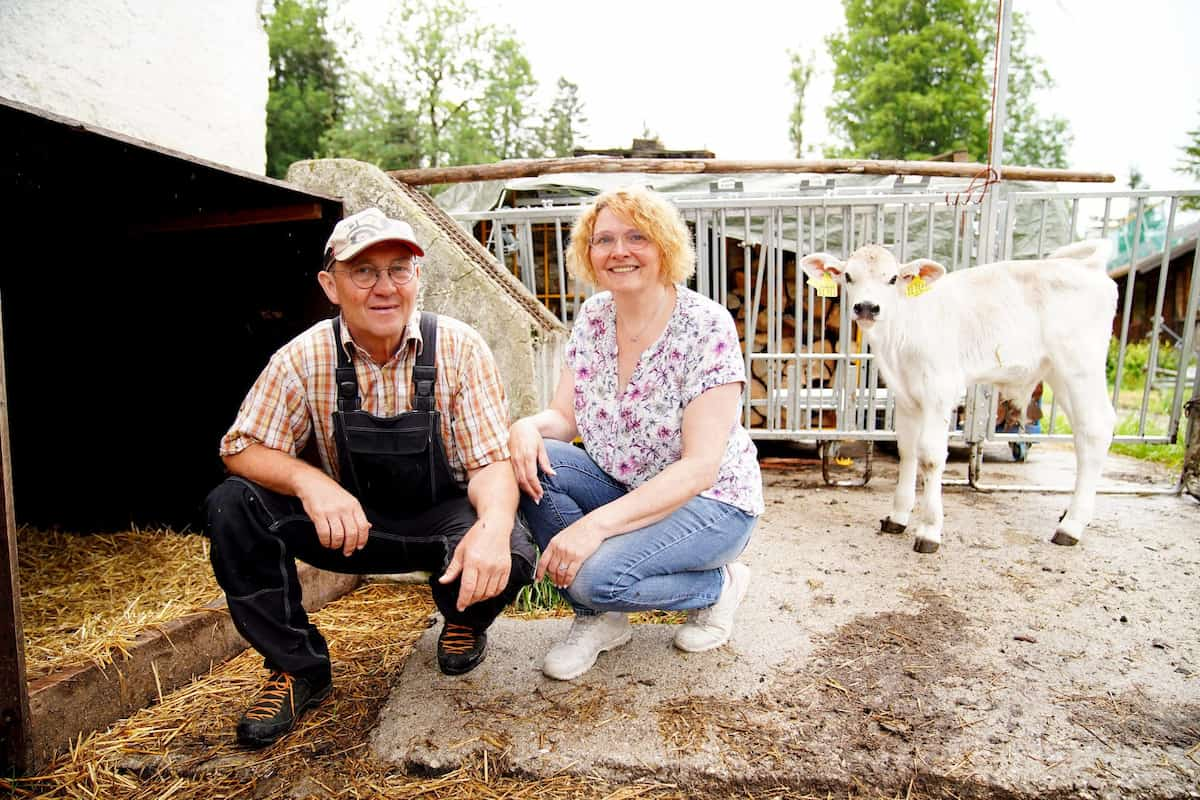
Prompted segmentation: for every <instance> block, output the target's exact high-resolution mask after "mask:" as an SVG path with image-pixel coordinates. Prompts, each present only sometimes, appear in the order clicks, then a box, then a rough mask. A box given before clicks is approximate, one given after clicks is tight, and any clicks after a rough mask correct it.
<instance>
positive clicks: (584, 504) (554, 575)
mask: <svg viewBox="0 0 1200 800" xmlns="http://www.w3.org/2000/svg"><path fill="white" fill-rule="evenodd" d="M567 258H568V263H569V265H570V268H571V272H572V274H573V275H575V276H576V277H577V278H579V279H581V280H583V281H586V282H588V283H591V284H593V285H595V286H597V287H598V288H599V289H601V290H602V291H600V292H599V293H597V294H596V295H594V296H592V297H591V298H589V299H588V300H587V301H586V302H585V303H584V304H583V306H582V307H581V308H580V311H579V315H578V317H577V318H576V320H575V323H574V327H573V329H572V331H571V336H570V339H569V340H568V342H567V348H566V366H565V367H564V369H563V372H562V375H561V377H560V378H559V382H558V388H557V390H556V391H555V393H554V399H553V400H552V401H551V403H550V406H549V408H547V409H546V410H544V411H542V412H540V413H538V414H534V415H533V416H529V417H525V418H523V419H520V420H517V421H516V422H515V423H513V425H512V427H511V428H510V429H509V449H510V451H511V454H512V464H513V469H514V471H515V472H516V477H517V482H518V484H519V485H520V487H521V491H522V496H521V510H522V512H523V513H524V515H525V519H526V521H527V522H528V523H529V527H530V528H531V530H532V531H533V534H534V537H535V538H536V539H537V542H538V545H539V546H540V547H541V549H542V556H541V559H540V560H539V562H538V568H537V576H536V577H537V580H541V579H542V577H543V576H544V575H549V576H550V578H551V580H552V581H553V582H554V584H555V585H556V586H558V587H559V588H560V589H565V590H566V595H567V598H568V599H569V600H570V602H571V605H572V607H573V608H574V611H575V620H574V622H573V623H572V625H571V631H570V633H569V634H568V636H567V638H566V639H565V640H564V641H562V642H559V643H558V644H556V645H555V646H554V647H552V648H551V649H550V652H548V653H547V654H546V658H545V660H544V662H543V664H542V671H543V672H544V673H545V674H546V675H547V676H548V677H551V678H557V679H559V680H570V679H572V678H576V677H578V676H580V675H582V674H583V673H585V672H587V671H588V670H589V669H590V668H591V667H592V665H593V664H594V663H595V662H596V658H597V657H598V656H599V654H600V653H602V652H604V651H606V650H611V649H613V648H615V647H619V646H621V645H623V644H625V643H626V642H628V641H629V639H630V636H631V635H632V627H631V626H630V623H629V618H628V612H631V611H647V610H652V609H661V610H681V611H682V610H686V611H687V612H688V617H687V622H686V624H684V625H683V626H682V627H680V628H679V630H678V632H677V633H676V634H675V640H674V642H675V646H676V647H678V648H679V649H681V650H686V651H689V652H700V651H703V650H711V649H712V648H714V647H719V646H721V645H722V644H724V643H725V642H726V641H728V640H729V637H730V634H731V633H732V631H733V620H734V613H735V612H736V611H737V608H738V606H739V605H740V604H741V602H742V599H743V598H744V597H745V595H746V590H747V587H748V585H749V582H750V569H749V567H747V566H745V565H744V564H741V563H738V562H736V561H735V559H736V558H737V557H738V556H739V555H740V554H741V552H742V550H743V549H744V548H745V547H746V543H747V542H748V541H749V539H750V533H751V531H752V530H753V529H754V523H755V521H756V519H757V517H758V515H759V514H761V513H762V509H763V501H762V479H761V477H760V475H759V471H758V462H757V459H756V451H755V447H754V443H753V442H752V441H751V440H750V436H749V434H748V433H747V432H746V429H745V428H743V427H742V426H741V424H740V423H739V418H740V416H741V406H742V389H743V384H744V382H745V380H746V374H745V367H744V362H743V359H742V354H741V349H740V347H739V345H738V336H737V331H736V329H735V328H734V324H733V318H732V317H731V316H730V314H729V311H727V310H726V309H725V308H723V307H722V306H720V305H718V304H717V303H714V302H713V301H711V300H709V299H707V298H705V297H702V296H701V295H699V294H697V293H695V292H693V291H691V290H689V289H687V288H686V287H684V286H683V285H682V284H683V281H685V280H686V279H687V278H688V276H690V275H691V273H692V272H693V270H694V268H695V264H694V256H693V253H692V247H691V243H690V240H689V236H688V230H687V226H686V225H685V224H684V223H683V220H682V219H681V218H680V216H679V213H678V212H677V211H676V210H675V208H674V206H672V205H671V204H670V203H668V202H667V201H666V200H665V199H663V198H662V197H660V196H658V195H657V194H655V193H653V192H651V191H649V190H646V189H642V188H627V189H616V190H612V191H609V192H605V193H604V194H602V195H600V196H599V197H597V198H596V200H595V202H594V203H593V204H592V205H591V206H588V207H587V208H586V209H585V210H584V211H583V213H582V214H581V215H580V217H579V219H578V220H577V221H576V223H575V226H574V228H573V229H572V231H571V243H570V248H569V251H568V255H567ZM576 436H579V437H581V438H582V440H583V447H584V449H583V450H581V449H579V448H577V447H575V446H573V445H571V444H570V442H571V441H572V440H574V439H575V437H576Z"/></svg>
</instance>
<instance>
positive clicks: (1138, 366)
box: [1105, 336, 1179, 389]
mask: <svg viewBox="0 0 1200 800" xmlns="http://www.w3.org/2000/svg"><path fill="white" fill-rule="evenodd" d="M1120 344H1121V343H1120V340H1119V339H1117V338H1116V337H1115V336H1114V337H1113V338H1112V339H1109V341H1108V362H1107V364H1106V370H1105V371H1106V375H1107V378H1108V385H1109V386H1112V385H1113V382H1114V381H1115V380H1116V377H1117V354H1118V352H1119V348H1120ZM1157 361H1158V365H1157V366H1158V368H1159V369H1167V370H1177V369H1179V351H1178V350H1177V349H1176V348H1175V346H1174V345H1173V344H1172V343H1171V342H1162V343H1161V344H1160V345H1159V346H1158V357H1157ZM1149 366H1150V342H1148V341H1140V342H1126V343H1125V361H1124V363H1122V365H1121V388H1122V389H1140V388H1142V386H1143V385H1144V384H1145V382H1146V370H1147V369H1148V368H1149Z"/></svg>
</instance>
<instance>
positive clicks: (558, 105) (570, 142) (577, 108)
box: [538, 77, 587, 156]
mask: <svg viewBox="0 0 1200 800" xmlns="http://www.w3.org/2000/svg"><path fill="white" fill-rule="evenodd" d="M586 124H587V117H585V116H584V115H583V101H582V100H580V99H579V87H578V86H577V85H576V84H574V83H571V82H570V81H569V80H567V79H566V78H562V77H560V78H559V79H558V94H556V95H555V96H554V102H553V103H551V105H550V110H549V111H548V112H547V113H546V122H545V124H544V125H543V126H542V128H541V130H540V131H539V135H538V138H539V144H540V145H541V150H542V154H543V155H550V156H569V155H572V154H573V153H574V152H575V141H576V140H577V139H578V138H579V137H580V136H582V135H583V126H584V125H586Z"/></svg>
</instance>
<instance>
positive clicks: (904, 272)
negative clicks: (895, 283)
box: [900, 258, 946, 283]
mask: <svg viewBox="0 0 1200 800" xmlns="http://www.w3.org/2000/svg"><path fill="white" fill-rule="evenodd" d="M945 274H946V268H945V267H943V266H942V265H941V264H939V263H938V262H936V261H930V260H929V259H928V258H918V259H916V260H915V261H910V262H908V263H907V264H905V265H904V266H902V267H900V279H901V280H902V281H904V282H905V283H909V282H911V281H912V279H913V278H915V277H917V276H918V275H920V276H921V280H923V281H925V282H926V283H933V282H934V281H936V280H937V279H938V278H940V277H942V276H943V275H945Z"/></svg>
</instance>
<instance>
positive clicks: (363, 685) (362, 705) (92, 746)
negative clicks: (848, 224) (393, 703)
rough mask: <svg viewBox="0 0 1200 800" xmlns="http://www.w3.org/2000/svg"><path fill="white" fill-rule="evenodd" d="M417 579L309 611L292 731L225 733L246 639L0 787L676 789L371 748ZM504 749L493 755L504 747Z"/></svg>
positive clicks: (210, 793)
mask: <svg viewBox="0 0 1200 800" xmlns="http://www.w3.org/2000/svg"><path fill="white" fill-rule="evenodd" d="M432 614H433V603H432V600H431V599H430V597H429V590H428V588H427V587H424V586H414V585H396V584H370V585H367V586H363V587H361V588H359V589H358V590H356V591H355V592H353V593H351V594H349V595H347V596H346V597H343V598H341V599H339V600H337V601H335V602H333V603H331V604H330V605H328V606H326V607H325V608H324V609H322V610H321V611H319V612H317V613H316V614H314V615H313V620H314V622H316V624H317V625H318V626H319V627H320V628H321V630H322V632H323V633H324V634H325V636H326V638H327V639H328V641H329V647H330V651H331V655H332V657H333V664H334V692H333V694H332V695H331V697H330V698H329V699H328V700H326V701H325V702H324V703H323V704H322V705H321V706H320V707H318V708H317V709H315V710H313V711H310V712H309V713H308V714H307V715H305V717H304V718H303V720H302V721H301V724H300V726H299V727H298V728H297V729H296V730H295V731H293V732H292V734H291V735H289V736H287V737H285V738H284V739H282V740H281V741H279V742H277V743H276V744H275V745H273V746H272V747H269V748H267V749H265V750H262V751H257V752H252V751H246V750H243V749H241V748H239V747H238V746H237V745H236V743H235V741H234V736H233V730H234V725H235V723H236V720H237V717H238V715H239V714H240V713H241V711H242V709H243V708H244V707H245V706H246V705H247V704H249V703H250V701H251V699H252V698H253V696H254V694H255V693H256V692H257V690H258V687H259V685H260V683H261V681H262V679H263V678H264V677H265V672H264V671H263V668H262V660H261V658H260V657H259V656H258V655H257V654H255V653H254V652H252V651H247V652H245V653H243V654H242V655H240V656H238V657H236V658H234V659H232V660H231V661H229V662H227V663H225V664H223V665H221V666H220V667H218V668H216V669H214V670H213V672H212V673H210V674H209V675H207V676H206V677H204V678H202V679H200V680H197V681H195V682H193V683H192V684H190V685H188V686H186V687H183V688H182V689H180V690H178V691H176V692H173V693H171V694H169V695H167V696H166V697H165V698H164V700H163V702H162V703H161V704H159V705H156V706H153V707H151V708H147V709H143V710H142V711H140V712H138V713H137V714H135V715H134V716H133V717H131V718H129V719H128V720H125V721H123V722H120V723H118V724H117V725H115V726H114V727H113V728H111V729H110V730H108V731H107V732H105V733H101V734H95V735H92V736H90V737H88V738H87V739H85V740H83V741H82V742H80V743H79V744H77V745H76V746H75V747H74V748H72V750H71V752H70V753H69V754H67V755H65V756H63V757H61V758H60V759H59V760H58V761H56V762H55V763H54V764H52V765H50V766H49V767H48V768H47V769H46V770H45V771H43V772H42V773H41V774H39V775H37V776H34V777H32V778H27V779H22V780H21V781H18V782H16V783H15V784H14V783H9V782H6V781H4V780H3V779H0V793H2V792H3V791H5V790H7V791H10V792H11V793H12V794H13V795H14V796H15V797H44V798H106V799H107V798H112V800H133V798H147V799H148V798H165V797H171V798H175V800H193V799H194V800H217V798H236V797H241V798H291V797H319V798H360V797H393V798H415V797H425V798H512V799H513V800H522V798H535V797H536V798H546V799H547V800H566V798H606V800H627V799H632V798H637V797H656V798H658V797H676V796H679V795H678V794H676V793H674V792H672V787H669V786H662V785H658V784H636V785H628V786H614V785H611V784H605V783H602V782H597V781H594V780H589V779H586V778H580V777H576V776H568V775H562V776H558V777H555V778H553V779H550V780H545V781H537V782H533V781H523V780H520V779H517V778H512V777H506V776H504V775H500V774H497V769H496V767H495V763H496V762H495V761H491V762H488V761H486V760H485V761H482V762H479V763H477V764H474V765H471V766H470V767H466V768H463V769H460V770H457V771H455V772H451V773H449V774H446V775H441V776H436V777H416V776H410V775H406V774H404V773H402V772H400V771H398V768H397V767H395V766H394V765H390V764H383V763H380V762H378V761H376V760H375V759H373V758H372V756H371V754H370V752H369V750H368V747H367V742H366V738H367V733H368V732H369V731H370V730H371V728H372V727H373V726H374V723H375V719H376V717H377V715H378V713H379V710H380V709H381V708H382V706H383V704H384V702H385V700H386V699H387V696H388V692H389V691H390V690H391V688H392V685H393V684H394V683H395V681H396V679H397V677H398V676H399V674H400V671H401V669H402V667H403V666H404V662H405V660H406V659H407V658H408V655H409V653H410V652H411V651H412V646H413V643H414V642H416V640H417V638H418V637H419V636H420V634H421V632H422V631H423V630H424V629H425V628H426V627H428V625H429V624H430V621H431V619H432ZM501 761H502V759H501Z"/></svg>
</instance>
